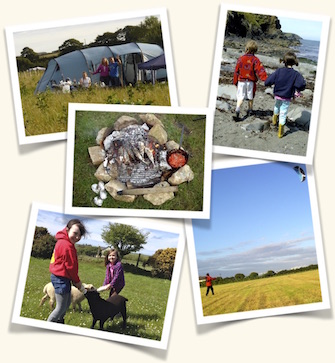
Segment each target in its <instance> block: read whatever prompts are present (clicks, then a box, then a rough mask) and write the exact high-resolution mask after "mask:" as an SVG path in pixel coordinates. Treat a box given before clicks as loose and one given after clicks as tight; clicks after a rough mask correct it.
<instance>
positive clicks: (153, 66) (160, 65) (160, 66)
mask: <svg viewBox="0 0 335 363" xmlns="http://www.w3.org/2000/svg"><path fill="white" fill-rule="evenodd" d="M137 67H138V69H141V70H147V71H150V72H151V81H152V83H153V84H155V82H156V79H159V78H165V77H166V63H165V54H164V53H162V54H161V55H159V56H158V57H155V58H152V59H150V60H148V61H146V62H143V63H140V64H138V65H137ZM164 76H165V77H164Z"/></svg>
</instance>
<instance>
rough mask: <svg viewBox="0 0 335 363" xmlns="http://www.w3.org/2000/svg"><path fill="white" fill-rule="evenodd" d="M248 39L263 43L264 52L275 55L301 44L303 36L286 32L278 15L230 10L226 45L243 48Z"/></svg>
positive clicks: (262, 50)
mask: <svg viewBox="0 0 335 363" xmlns="http://www.w3.org/2000/svg"><path fill="white" fill-rule="evenodd" d="M248 39H253V40H256V41H257V42H258V43H262V47H261V48H262V49H261V52H262V53H263V54H272V55H273V53H274V52H275V53H281V52H282V50H283V49H286V48H287V47H293V46H297V45H299V44H300V39H301V37H299V35H297V34H292V33H284V32H283V31H282V30H281V25H280V21H279V19H278V18H277V17H276V16H270V15H261V14H250V13H242V12H236V11H228V13H227V22H226V31H225V43H224V46H225V47H230V48H241V44H243V45H244V44H245V43H246V41H247V40H248ZM243 48H244V47H243Z"/></svg>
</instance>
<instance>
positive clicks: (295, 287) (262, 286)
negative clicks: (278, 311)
mask: <svg viewBox="0 0 335 363" xmlns="http://www.w3.org/2000/svg"><path fill="white" fill-rule="evenodd" d="M201 299H202V307H203V315H204V316H209V315H219V314H230V313H236V312H245V311H251V310H261V309H270V308H278V307H285V306H293V305H301V304H311V303H316V302H321V301H322V297H321V288H320V280H319V270H312V271H306V272H299V273H295V274H290V275H282V276H274V277H269V278H264V279H257V280H250V281H242V282H236V283H229V284H223V285H215V286H214V295H212V293H211V292H209V294H208V296H206V288H205V287H202V288H201Z"/></svg>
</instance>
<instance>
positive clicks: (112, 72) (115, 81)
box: [109, 57, 121, 87]
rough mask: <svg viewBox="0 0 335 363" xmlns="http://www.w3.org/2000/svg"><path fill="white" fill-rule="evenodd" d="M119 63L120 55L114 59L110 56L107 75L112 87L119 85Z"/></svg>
mask: <svg viewBox="0 0 335 363" xmlns="http://www.w3.org/2000/svg"><path fill="white" fill-rule="evenodd" d="M120 64H121V59H120V57H117V58H116V59H115V58H114V57H111V58H110V63H109V76H110V81H111V86H112V87H120V70H119V65H120Z"/></svg>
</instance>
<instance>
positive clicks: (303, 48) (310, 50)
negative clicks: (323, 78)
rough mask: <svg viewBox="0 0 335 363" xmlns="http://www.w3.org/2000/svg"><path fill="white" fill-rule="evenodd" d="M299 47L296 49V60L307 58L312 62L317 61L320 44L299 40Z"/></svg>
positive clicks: (314, 41)
mask: <svg viewBox="0 0 335 363" xmlns="http://www.w3.org/2000/svg"><path fill="white" fill-rule="evenodd" d="M300 41H301V45H300V46H298V47H296V50H297V56H298V58H307V59H309V60H311V61H313V62H316V63H317V61H318V56H319V48H320V42H319V41H316V40H308V39H301V40H300Z"/></svg>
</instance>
